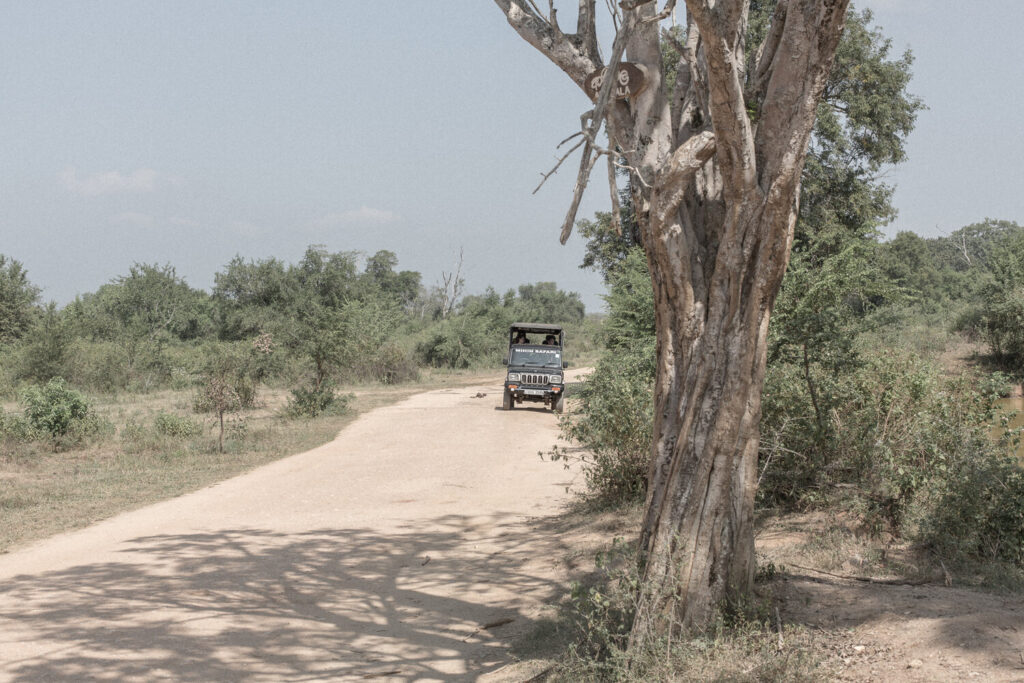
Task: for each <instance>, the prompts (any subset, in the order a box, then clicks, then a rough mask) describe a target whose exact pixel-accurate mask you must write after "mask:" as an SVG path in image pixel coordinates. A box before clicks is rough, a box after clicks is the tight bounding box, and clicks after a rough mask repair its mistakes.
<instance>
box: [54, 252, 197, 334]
mask: <svg viewBox="0 0 1024 683" xmlns="http://www.w3.org/2000/svg"><path fill="white" fill-rule="evenodd" d="M208 299H209V297H208V296H207V295H206V294H205V293H204V292H202V291H201V290H197V289H192V288H191V287H190V286H189V285H188V284H187V283H186V282H185V280H184V279H183V278H181V277H179V276H178V275H177V273H176V271H175V269H174V267H173V266H171V265H164V266H157V265H150V264H145V263H136V264H134V265H132V267H131V268H130V269H129V272H128V275H124V276H121V277H118V278H115V279H114V280H113V282H111V283H110V284H106V285H103V286H102V287H100V288H99V290H97V291H96V293H94V294H87V295H85V296H82V297H79V298H77V299H75V301H74V302H72V303H71V304H69V305H68V309H67V317H68V322H69V323H70V324H71V325H72V326H73V327H74V329H75V330H76V333H77V334H79V335H81V336H85V337H89V338H93V339H106V340H126V341H131V342H133V343H136V344H137V343H139V342H141V341H143V340H146V341H150V342H160V341H163V342H166V341H168V340H170V339H178V340H188V339H196V338H198V337H201V336H204V335H206V334H208V333H209V332H210V331H211V327H210V318H211V316H210V308H209V301H208Z"/></svg>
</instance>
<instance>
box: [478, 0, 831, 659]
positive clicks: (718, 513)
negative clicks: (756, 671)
mask: <svg viewBox="0 0 1024 683" xmlns="http://www.w3.org/2000/svg"><path fill="white" fill-rule="evenodd" d="M496 2H497V4H498V5H499V6H500V7H501V8H502V10H503V11H504V12H505V15H506V17H507V18H508V20H509V23H510V24H511V25H512V26H513V28H515V29H516V31H517V32H519V34H520V35H521V36H522V37H523V38H524V39H525V40H527V42H529V43H530V44H531V45H533V46H534V47H536V48H537V49H538V50H540V51H541V52H542V53H543V54H545V55H546V56H547V57H548V58H549V59H550V60H551V61H553V62H554V63H555V64H556V65H558V66H559V67H560V68H561V69H562V70H563V71H564V72H565V73H566V74H567V75H568V76H569V77H570V78H571V79H572V80H573V81H574V82H575V83H576V84H577V85H578V86H580V87H581V88H582V87H583V78H584V77H585V76H586V75H587V74H589V73H591V72H592V71H594V70H596V69H597V68H599V67H601V66H603V64H602V62H601V57H600V54H599V51H598V49H597V46H596V42H595V41H594V40H593V39H592V35H591V33H590V32H592V31H593V30H594V29H593V25H592V17H593V13H594V2H593V0H580V7H581V8H584V7H585V8H586V11H581V12H580V22H579V24H578V25H577V33H576V34H572V35H566V34H563V33H562V32H561V31H560V30H558V29H557V26H553V25H552V24H551V23H550V22H548V21H547V20H546V19H545V18H544V17H542V16H540V15H539V14H537V12H536V11H535V10H534V9H533V7H532V3H529V2H528V0H496ZM847 4H848V0H779V2H778V6H777V9H776V11H775V14H774V15H773V17H772V24H771V26H770V28H769V30H768V34H767V35H768V38H767V39H766V41H765V43H764V45H763V46H762V47H761V48H760V49H759V51H758V53H757V55H756V59H754V60H753V62H752V69H751V73H750V74H749V77H748V74H747V72H746V70H747V64H748V60H747V59H746V56H745V54H744V47H745V45H744V38H745V32H746V23H747V10H748V4H747V0H716V1H714V2H712V1H711V0H686V9H687V31H686V38H685V41H684V44H680V43H679V42H678V41H674V44H675V45H677V46H678V47H677V49H678V48H681V52H682V54H681V55H680V61H679V64H678V69H679V71H678V73H677V78H676V80H675V87H674V88H672V87H671V84H667V83H665V82H663V68H662V51H661V42H660V41H661V36H660V35H659V26H658V20H657V12H658V8H657V3H655V2H652V1H649V2H633V3H628V4H627V3H623V5H624V6H626V7H628V8H629V9H625V10H624V14H625V16H624V17H623V20H622V22H621V26H622V28H621V29H620V31H625V32H627V33H626V35H621V34H620V35H617V36H616V42H617V43H618V42H619V40H620V39H621V40H624V41H625V51H626V56H627V59H628V60H629V61H630V62H633V63H638V64H641V65H643V66H644V67H645V69H646V72H647V74H648V77H649V79H650V82H649V83H648V84H647V87H646V89H644V90H643V91H642V92H641V93H640V94H639V95H638V96H636V97H635V98H632V99H628V100H618V101H615V102H609V104H608V107H607V116H606V118H607V124H608V126H607V131H608V136H609V140H610V144H609V147H610V148H613V149H617V150H619V152H620V153H621V155H622V157H623V158H624V159H625V160H626V163H627V164H628V166H629V167H630V168H631V188H632V191H633V202H634V207H635V209H636V218H637V221H638V223H639V226H640V232H641V237H642V242H643V246H644V250H645V252H646V254H647V261H648V266H649V270H650V273H651V283H652V286H653V288H654V301H655V320H656V327H657V374H656V378H655V387H654V392H655V396H654V406H655V411H654V442H653V444H652V451H651V467H650V474H649V486H648V494H647V502H646V511H645V515H644V522H643V529H642V532H641V539H640V559H641V570H642V575H643V581H642V589H641V592H640V595H639V602H638V611H637V615H636V620H635V622H634V626H633V632H632V636H631V641H630V646H631V648H643V647H644V646H645V645H646V644H647V642H648V641H649V640H650V639H651V638H657V637H659V636H661V635H664V634H666V633H672V632H675V631H688V630H692V629H699V628H701V627H703V626H705V625H706V624H707V623H708V622H709V621H710V620H711V619H712V617H713V616H714V612H715V610H716V609H717V608H718V607H719V606H720V605H721V604H722V603H723V601H726V600H728V599H729V598H730V597H731V596H733V595H735V594H738V593H743V592H746V591H747V590H749V589H750V587H751V585H752V582H753V577H754V570H755V562H754V527H753V513H754V493H755V489H756V485H757V471H756V469H757V451H758V422H759V420H760V416H761V391H762V387H763V383H764V372H765V362H766V354H767V334H768V322H769V319H770V316H771V310H772V306H773V304H774V302H775V296H776V294H777V292H778V289H779V286H780V284H781V282H782V276H783V274H784V273H785V269H786V265H787V263H788V259H789V251H790V247H791V245H792V239H793V227H794V225H795V222H796V215H797V198H798V196H799V179H800V173H801V171H802V169H803V161H804V155H805V153H806V149H807V142H808V139H809V137H810V133H811V128H812V125H813V122H814V112H815V107H816V105H817V102H818V100H819V99H820V96H821V92H822V89H823V87H824V84H825V79H826V77H827V75H828V71H829V69H830V67H831V63H832V59H833V56H834V54H835V49H836V46H837V44H838V41H839V35H840V33H841V30H842V26H843V18H844V15H845V12H846V7H847ZM673 40H674V39H673ZM670 95H671V96H670ZM597 108H598V109H600V103H599V105H598V107H597Z"/></svg>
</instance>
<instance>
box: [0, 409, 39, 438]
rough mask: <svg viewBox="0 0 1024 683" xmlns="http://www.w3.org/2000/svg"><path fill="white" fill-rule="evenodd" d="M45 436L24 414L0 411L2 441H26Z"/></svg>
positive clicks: (0, 436) (0, 435)
mask: <svg viewBox="0 0 1024 683" xmlns="http://www.w3.org/2000/svg"><path fill="white" fill-rule="evenodd" d="M43 436H44V435H43V434H42V433H41V432H40V431H39V430H37V429H35V428H34V427H33V426H32V423H31V422H29V420H28V419H27V418H26V417H24V416H23V415H17V414H13V413H4V412H3V411H0V442H2V441H13V442H18V443H24V442H28V441H38V440H39V439H41V438H43Z"/></svg>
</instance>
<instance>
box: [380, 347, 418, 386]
mask: <svg viewBox="0 0 1024 683" xmlns="http://www.w3.org/2000/svg"><path fill="white" fill-rule="evenodd" d="M367 370H368V374H369V375H370V377H369V378H370V379H372V380H374V381H377V382H380V383H382V384H402V383H403V382H414V381H416V380H417V379H418V378H419V374H420V371H419V368H418V367H417V365H416V359H415V358H414V357H413V356H412V354H410V353H409V352H408V351H407V350H406V349H404V348H403V347H402V346H401V345H400V344H398V343H396V342H387V343H385V344H383V345H382V346H381V347H380V349H379V350H378V351H377V354H376V356H375V357H374V358H373V360H372V362H370V363H368V364H367Z"/></svg>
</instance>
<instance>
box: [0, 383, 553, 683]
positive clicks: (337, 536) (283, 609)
mask: <svg viewBox="0 0 1024 683" xmlns="http://www.w3.org/2000/svg"><path fill="white" fill-rule="evenodd" d="M478 393H481V394H486V396H483V397H480V398H477V397H476V394H478ZM500 403H501V386H500V384H499V383H498V382H497V381H495V382H493V383H490V384H488V385H486V386H479V387H462V388H457V389H446V390H441V391H433V392H429V393H425V394H420V395H417V396H414V397H412V398H410V399H408V400H406V401H404V402H402V403H400V404H396V405H394V406H390V407H386V408H381V409H378V410H375V411H373V412H371V413H368V414H367V415H364V416H362V417H361V418H360V419H358V420H357V421H356V422H354V423H353V424H352V425H351V426H349V427H348V428H346V429H345V430H344V431H343V432H342V433H341V434H340V435H339V436H338V438H337V439H335V440H334V441H332V442H331V443H329V444H326V445H324V446H322V447H320V448H317V449H315V450H312V451H309V452H307V453H303V454H300V455H296V456H292V457H290V458H287V459H284V460H281V461H279V462H276V463H274V464H271V465H269V466H266V467H263V468H261V469H259V470H256V471H254V472H251V473H249V474H247V475H244V476H241V477H237V478H235V479H231V480H229V481H226V482H223V483H221V484H218V485H216V486H212V487H210V488H207V489H204V490H201V491H198V492H196V493H193V494H190V495H186V496H183V497H181V498H177V499H174V500H170V501H167V502H164V503H161V504H158V505H153V506H150V507H147V508H144V509H142V510H138V511H135V512H131V513H127V514H123V515H120V516H118V517H116V518H113V519H110V520H108V521H106V522H103V523H101V524H97V525H95V526H92V527H89V528H87V529H83V530H81V531H78V532H74V533H70V534H64V535H61V536H58V537H54V538H52V539H49V540H47V541H44V542H42V543H40V544H37V545H34V546H31V547H28V548H25V549H23V550H20V551H17V552H14V553H11V554H9V555H5V556H0V680H11V681H29V680H31V681H37V680H75V681H80V680H97V679H99V680H119V681H123V680H153V679H159V678H166V679H172V680H184V681H214V680H216V681H233V680H256V681H259V680H267V681H286V680H348V679H359V680H363V679H377V680H401V681H406V680H446V681H448V680H475V679H477V678H478V677H479V676H481V675H483V674H486V673H488V672H494V671H495V670H498V669H500V668H501V667H502V666H503V665H505V664H506V663H508V661H509V658H510V655H509V654H508V645H509V643H510V642H511V641H512V640H513V638H514V637H515V636H516V635H517V634H520V633H522V632H524V631H525V630H527V629H529V628H530V626H531V623H533V621H534V620H535V619H536V617H537V615H538V614H539V613H540V612H541V610H542V609H543V606H544V604H545V603H546V602H549V601H552V600H553V599H554V598H555V596H556V595H557V594H558V593H560V592H561V591H562V590H563V589H564V587H563V586H562V585H561V583H562V581H563V580H564V577H563V575H562V570H561V569H560V568H559V567H560V560H561V557H562V554H563V548H562V547H561V546H560V542H559V541H558V537H559V535H558V534H557V533H556V534H551V533H540V532H541V531H543V530H544V529H545V527H546V526H547V527H550V526H551V525H557V524H558V519H559V513H560V510H561V509H562V505H563V503H564V501H565V500H566V498H567V494H566V491H565V489H566V486H568V485H569V484H570V483H571V480H572V477H573V474H572V473H571V472H568V471H566V470H565V469H563V467H562V466H561V465H560V464H557V463H554V464H553V463H550V462H546V461H542V460H541V459H540V458H539V457H538V451H542V450H543V451H547V450H548V449H549V448H550V447H551V446H552V444H554V443H555V442H556V437H557V434H556V422H555V418H554V416H553V415H552V414H551V413H550V412H547V411H541V410H537V409H523V410H516V411H513V412H511V413H506V412H503V411H501V410H500V409H499V406H500Z"/></svg>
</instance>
